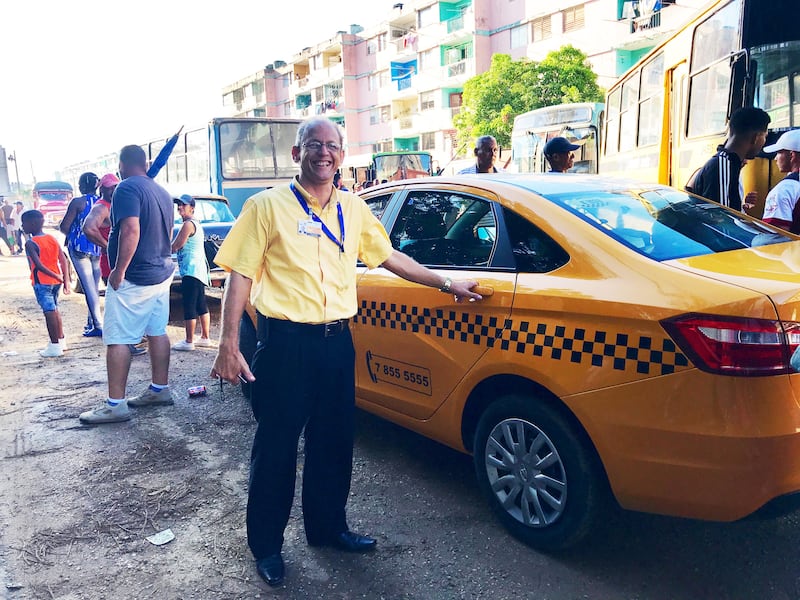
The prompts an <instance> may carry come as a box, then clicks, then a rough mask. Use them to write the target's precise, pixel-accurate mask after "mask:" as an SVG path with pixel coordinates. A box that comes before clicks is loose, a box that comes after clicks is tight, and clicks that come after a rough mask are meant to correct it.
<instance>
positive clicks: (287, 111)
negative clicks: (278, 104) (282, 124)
mask: <svg viewBox="0 0 800 600" xmlns="http://www.w3.org/2000/svg"><path fill="white" fill-rule="evenodd" d="M283 116H284V117H290V116H292V103H291V102H284V103H283Z"/></svg>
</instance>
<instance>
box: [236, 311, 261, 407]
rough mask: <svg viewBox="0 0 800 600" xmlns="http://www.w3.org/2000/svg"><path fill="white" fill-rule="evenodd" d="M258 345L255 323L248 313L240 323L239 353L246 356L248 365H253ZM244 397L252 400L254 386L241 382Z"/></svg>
mask: <svg viewBox="0 0 800 600" xmlns="http://www.w3.org/2000/svg"><path fill="white" fill-rule="evenodd" d="M257 345H258V338H257V336H256V328H255V325H253V321H251V320H250V317H249V316H248V314H247V313H244V314H243V315H242V318H241V320H240V321H239V351H240V352H241V353H242V356H244V359H245V360H246V361H247V364H248V365H252V364H253V355H254V354H255V353H256V346H257ZM240 385H241V386H242V395H243V396H244V397H245V398H247V399H248V400H250V392H251V390H252V387H253V384H252V383H249V382H244V381H243V382H241V384H240Z"/></svg>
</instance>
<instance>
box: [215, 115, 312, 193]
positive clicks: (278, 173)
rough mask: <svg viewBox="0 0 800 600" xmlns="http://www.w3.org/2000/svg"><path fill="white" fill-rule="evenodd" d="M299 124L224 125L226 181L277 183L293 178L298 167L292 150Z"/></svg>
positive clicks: (221, 137)
mask: <svg viewBox="0 0 800 600" xmlns="http://www.w3.org/2000/svg"><path fill="white" fill-rule="evenodd" d="M297 126H298V125H297V123H281V122H270V121H259V120H252V121H222V122H221V123H219V144H220V148H219V152H220V158H221V163H222V175H223V177H225V178H226V179H274V178H281V177H292V176H293V175H294V174H295V173H296V172H297V166H296V165H295V164H294V162H293V161H292V146H293V145H294V142H295V136H296V134H297Z"/></svg>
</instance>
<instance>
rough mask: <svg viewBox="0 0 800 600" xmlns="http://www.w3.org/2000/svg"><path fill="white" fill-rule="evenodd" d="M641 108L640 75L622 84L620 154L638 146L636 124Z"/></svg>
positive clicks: (635, 75)
mask: <svg viewBox="0 0 800 600" xmlns="http://www.w3.org/2000/svg"><path fill="white" fill-rule="evenodd" d="M638 108H639V73H635V74H634V75H633V76H632V77H631V78H630V79H629V80H628V81H626V82H625V83H623V84H622V111H621V113H622V114H621V116H620V135H619V149H620V152H624V151H625V150H631V149H632V148H634V147H635V146H636V124H637V122H638V118H639V115H638V112H639V111H638V110H637V109H638Z"/></svg>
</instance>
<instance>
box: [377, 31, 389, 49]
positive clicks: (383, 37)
mask: <svg viewBox="0 0 800 600" xmlns="http://www.w3.org/2000/svg"><path fill="white" fill-rule="evenodd" d="M388 40H389V36H388V35H387V34H386V32H384V33H380V34H378V52H382V51H383V50H386V46H387V45H388Z"/></svg>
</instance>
